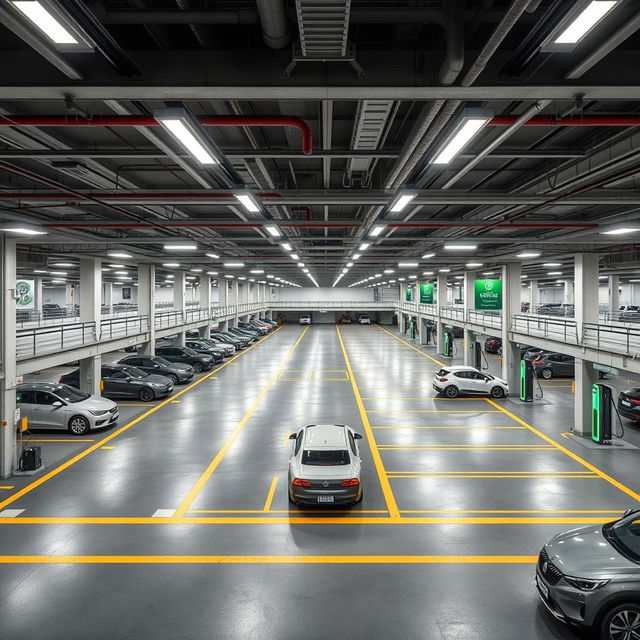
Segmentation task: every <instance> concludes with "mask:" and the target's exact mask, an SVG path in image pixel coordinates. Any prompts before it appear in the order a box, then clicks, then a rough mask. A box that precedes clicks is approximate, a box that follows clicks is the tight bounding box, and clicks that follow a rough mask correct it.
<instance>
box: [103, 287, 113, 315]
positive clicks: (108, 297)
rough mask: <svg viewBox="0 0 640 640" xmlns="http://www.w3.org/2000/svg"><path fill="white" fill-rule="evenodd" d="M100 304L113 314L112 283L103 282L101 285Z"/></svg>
mask: <svg viewBox="0 0 640 640" xmlns="http://www.w3.org/2000/svg"><path fill="white" fill-rule="evenodd" d="M102 304H103V305H104V306H105V307H109V313H113V309H112V307H111V305H112V304H113V283H111V282H104V283H103V284H102Z"/></svg>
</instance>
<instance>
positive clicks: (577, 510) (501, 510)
mask: <svg viewBox="0 0 640 640" xmlns="http://www.w3.org/2000/svg"><path fill="white" fill-rule="evenodd" d="M400 513H542V514H547V513H624V511H622V510H618V511H615V510H614V511H607V510H605V511H596V510H591V509H583V510H581V509H568V510H566V511H561V510H555V509H544V510H535V509H533V510H524V511H517V510H512V509H495V510H491V509H486V510H482V509H470V510H467V509H432V510H429V511H423V510H413V509H412V510H408V511H401V512H400Z"/></svg>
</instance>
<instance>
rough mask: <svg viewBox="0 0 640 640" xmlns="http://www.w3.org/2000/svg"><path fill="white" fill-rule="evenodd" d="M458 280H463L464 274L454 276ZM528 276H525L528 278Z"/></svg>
mask: <svg viewBox="0 0 640 640" xmlns="http://www.w3.org/2000/svg"><path fill="white" fill-rule="evenodd" d="M453 277H454V278H455V279H456V280H462V279H464V276H453ZM526 277H527V276H525V278H526Z"/></svg>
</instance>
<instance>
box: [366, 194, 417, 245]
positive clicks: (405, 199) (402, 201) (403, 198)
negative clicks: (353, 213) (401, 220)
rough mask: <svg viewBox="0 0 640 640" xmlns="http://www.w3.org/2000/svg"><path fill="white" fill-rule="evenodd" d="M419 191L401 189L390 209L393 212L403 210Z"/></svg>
mask: <svg viewBox="0 0 640 640" xmlns="http://www.w3.org/2000/svg"><path fill="white" fill-rule="evenodd" d="M417 195H418V192H417V191H401V192H400V193H399V194H398V195H397V196H396V197H395V198H394V199H393V200H392V202H391V205H390V206H389V211H391V213H399V212H400V211H402V210H403V209H404V208H405V207H406V206H407V205H408V204H409V203H410V202H411V201H412V200H413V199H414V198H415V197H416V196H417ZM371 235H373V233H372V234H371Z"/></svg>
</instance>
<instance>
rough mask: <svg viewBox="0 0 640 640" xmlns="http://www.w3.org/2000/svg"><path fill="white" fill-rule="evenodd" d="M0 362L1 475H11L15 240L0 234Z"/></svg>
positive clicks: (13, 456)
mask: <svg viewBox="0 0 640 640" xmlns="http://www.w3.org/2000/svg"><path fill="white" fill-rule="evenodd" d="M0 243H1V246H2V252H1V254H0V282H1V283H2V298H1V300H0V307H1V308H0V318H1V320H2V326H1V328H0V331H1V332H2V334H1V337H0V357H1V359H2V361H1V363H0V367H1V369H0V370H1V371H2V373H3V374H4V375H3V376H2V379H0V389H1V390H2V391H1V395H0V418H1V422H0V477H2V478H6V477H8V476H10V475H11V474H12V473H13V472H14V471H15V469H16V462H17V455H18V452H17V448H16V445H17V442H16V440H17V439H16V428H17V425H16V417H17V416H16V299H15V295H14V294H15V290H16V241H15V240H14V239H12V238H7V237H6V236H0Z"/></svg>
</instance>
